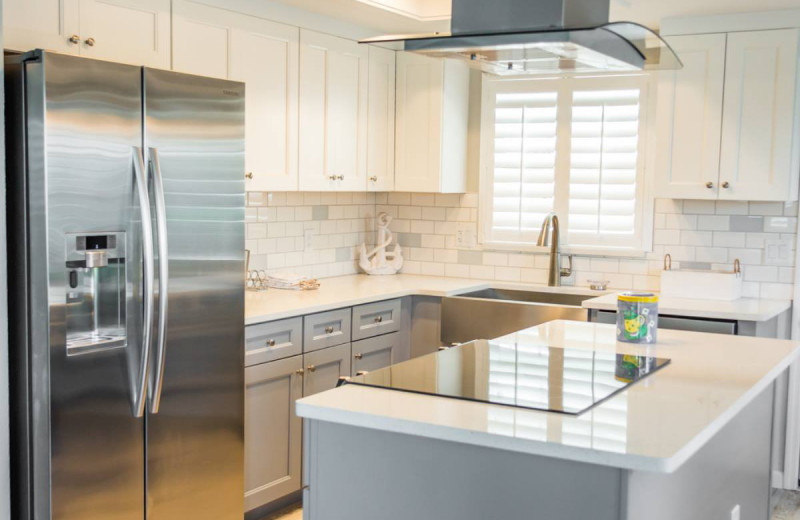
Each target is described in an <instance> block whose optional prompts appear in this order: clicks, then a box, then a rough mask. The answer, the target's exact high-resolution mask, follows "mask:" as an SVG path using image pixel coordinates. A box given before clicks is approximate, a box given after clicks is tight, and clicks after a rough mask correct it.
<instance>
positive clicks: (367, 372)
mask: <svg viewBox="0 0 800 520" xmlns="http://www.w3.org/2000/svg"><path fill="white" fill-rule="evenodd" d="M367 374H369V371H368V370H359V371H358V372H356V375H357V376H365V375H367Z"/></svg>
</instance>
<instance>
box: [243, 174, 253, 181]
mask: <svg viewBox="0 0 800 520" xmlns="http://www.w3.org/2000/svg"><path fill="white" fill-rule="evenodd" d="M244 176H245V178H247V179H250V180H253V172H247V173H245V174H244Z"/></svg>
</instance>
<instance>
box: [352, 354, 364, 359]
mask: <svg viewBox="0 0 800 520" xmlns="http://www.w3.org/2000/svg"><path fill="white" fill-rule="evenodd" d="M353 357H354V358H356V359H361V358H363V357H364V354H356V355H354V356H353Z"/></svg>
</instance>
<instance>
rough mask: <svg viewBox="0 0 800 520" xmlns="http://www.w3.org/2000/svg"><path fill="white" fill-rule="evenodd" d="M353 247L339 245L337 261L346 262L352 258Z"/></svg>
mask: <svg viewBox="0 0 800 520" xmlns="http://www.w3.org/2000/svg"><path fill="white" fill-rule="evenodd" d="M352 251H353V248H352V247H337V248H336V261H337V262H346V261H348V260H352V256H351V254H352Z"/></svg>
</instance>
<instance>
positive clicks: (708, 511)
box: [298, 322, 798, 520]
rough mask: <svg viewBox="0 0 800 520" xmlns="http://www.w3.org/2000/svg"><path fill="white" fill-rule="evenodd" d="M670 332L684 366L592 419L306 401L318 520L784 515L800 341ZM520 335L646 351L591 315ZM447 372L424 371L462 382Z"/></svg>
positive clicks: (350, 398) (473, 405)
mask: <svg viewBox="0 0 800 520" xmlns="http://www.w3.org/2000/svg"><path fill="white" fill-rule="evenodd" d="M576 328H577V329H579V330H576ZM590 328H591V329H590ZM664 332H665V334H664V338H663V339H662V344H663V346H662V347H661V348H660V349H659V351H658V355H659V356H662V355H663V356H665V357H668V358H671V359H672V363H671V364H670V365H669V366H667V367H665V368H663V369H661V370H659V371H658V372H656V373H654V374H652V375H650V376H649V377H647V378H646V379H644V380H642V381H640V382H638V383H637V384H635V385H633V386H631V387H629V388H628V389H627V390H626V391H624V392H622V393H621V394H618V395H616V396H614V397H612V398H611V399H609V400H608V401H605V402H603V403H601V404H600V405H598V406H597V407H595V408H593V409H592V410H590V411H588V412H585V413H584V414H581V415H579V416H577V417H575V416H566V415H563V414H557V413H552V412H538V411H531V410H522V409H518V408H512V407H508V406H502V405H492V404H485V403H477V402H468V401H463V400H456V399H449V398H444V397H438V396H430V395H420V394H413V393H408V392H398V391H392V390H387V389H380V388H369V387H363V386H358V385H344V386H343V387H340V388H337V389H335V390H331V391H329V392H325V393H323V394H318V395H317V396H313V397H310V398H307V399H304V400H301V401H300V402H299V403H298V414H299V415H300V416H301V417H303V419H304V468H303V470H304V471H303V479H304V495H303V503H304V518H305V520H340V519H341V520H375V519H381V520H415V519H425V520H428V519H429V520H488V519H492V520H493V519H498V520H500V519H503V520H514V519H533V520H539V519H541V520H584V519H586V520H589V519H591V520H713V519H719V520H729V519H731V518H735V516H734V515H733V514H732V513H733V512H734V511H735V510H736V509H737V508H738V511H739V517H740V518H742V519H746V520H768V518H769V512H770V494H771V492H770V491H771V490H770V477H771V471H772V468H771V451H772V439H773V432H772V424H773V402H774V399H775V392H776V385H775V380H776V379H777V378H778V377H779V376H780V375H781V374H784V373H785V372H786V370H788V369H789V367H790V365H791V364H792V363H794V362H795V360H796V358H797V353H798V350H797V349H798V344H796V343H792V342H789V341H782V340H763V339H760V340H758V339H754V338H733V340H731V339H730V337H725V339H724V340H723V339H718V338H721V337H720V336H718V335H714V334H703V333H694V332H683V331H680V332H676V331H664ZM512 336H513V337H512ZM508 338H512V339H510V340H509V339H508ZM504 339H506V341H514V342H516V345H517V347H518V348H519V349H523V350H524V349H526V348H529V347H530V348H532V347H533V346H535V345H540V346H541V345H547V346H551V347H552V346H554V345H555V346H559V345H561V346H566V345H568V346H569V347H575V346H576V345H583V346H584V347H585V348H587V350H592V349H593V350H595V351H600V350H607V349H611V351H612V352H613V351H616V352H620V349H624V351H625V352H626V353H628V352H639V351H638V350H637V349H639V348H640V347H632V346H622V345H619V344H616V343H615V341H614V340H613V328H610V327H609V326H608V325H602V324H585V323H584V324H577V323H575V322H550V323H548V324H544V325H540V326H539V327H536V328H534V329H528V330H526V331H521V332H519V333H517V334H516V335H511V336H509V337H507V338H504ZM493 341H499V340H493ZM753 341H757V344H755V343H748V342H753ZM630 349H633V350H630ZM723 353H724V354H725V355H724V356H723V355H722V354H723ZM753 353H758V355H757V356H755V357H753V356H752V354H753ZM483 361H486V362H491V359H488V360H483ZM476 362H477V363H480V362H481V360H477V361H476ZM442 370H443V367H438V368H437V373H436V374H421V376H420V377H434V378H437V381H441V384H452V383H453V381H452V374H450V375H449V376H448V377H449V379H448V381H445V380H444V378H442V374H441V371H442ZM551 370H552V367H551ZM619 410H622V413H618V411H619ZM614 414H616V415H614ZM609 417H611V418H612V419H613V420H609ZM615 428H618V429H621V430H622V432H623V433H622V434H620V433H619V432H618V431H613V430H614V429H615ZM604 429H606V430H609V432H605V431H603V430H604ZM534 430H535V431H534Z"/></svg>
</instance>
